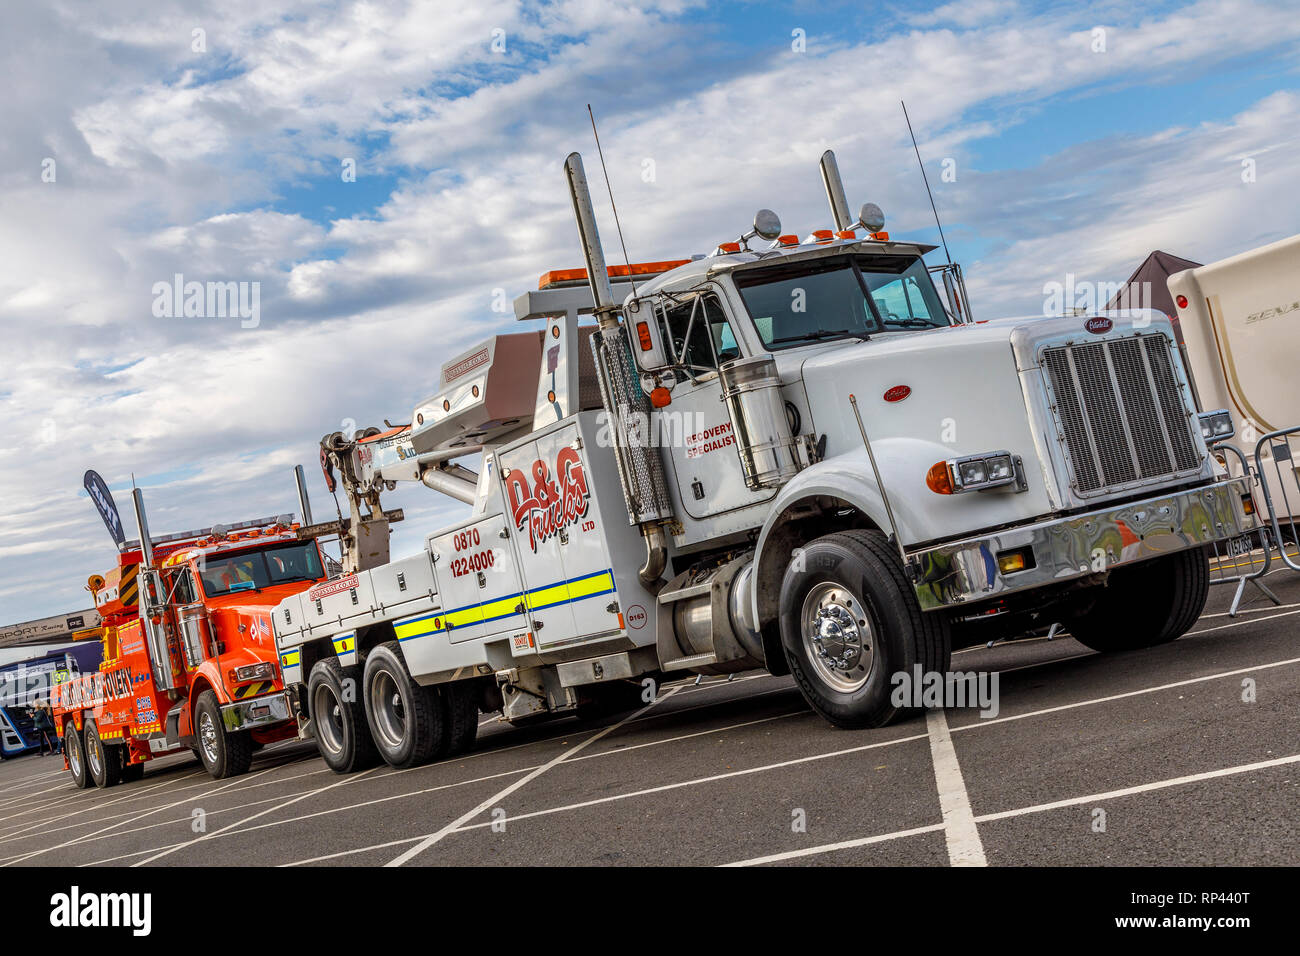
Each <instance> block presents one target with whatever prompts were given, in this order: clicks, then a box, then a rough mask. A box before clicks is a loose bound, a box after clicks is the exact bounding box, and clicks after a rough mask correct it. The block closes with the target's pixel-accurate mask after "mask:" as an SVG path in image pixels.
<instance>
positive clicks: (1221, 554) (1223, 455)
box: [1210, 442, 1300, 617]
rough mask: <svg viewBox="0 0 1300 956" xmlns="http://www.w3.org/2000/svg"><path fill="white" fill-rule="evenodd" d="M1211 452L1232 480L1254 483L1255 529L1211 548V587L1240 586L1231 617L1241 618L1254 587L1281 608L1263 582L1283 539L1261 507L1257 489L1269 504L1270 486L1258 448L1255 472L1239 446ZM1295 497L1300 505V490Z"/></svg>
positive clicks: (1299, 567)
mask: <svg viewBox="0 0 1300 956" xmlns="http://www.w3.org/2000/svg"><path fill="white" fill-rule="evenodd" d="M1210 451H1211V452H1212V453H1214V454H1215V456H1216V457H1217V458H1218V459H1219V461H1220V462H1222V463H1223V466H1224V467H1225V468H1226V469H1227V470H1228V473H1229V474H1230V475H1231V476H1232V477H1234V478H1240V477H1243V476H1244V477H1248V478H1249V479H1250V488H1251V506H1250V508H1249V509H1248V510H1249V511H1250V513H1251V514H1250V517H1251V520H1252V527H1251V528H1250V530H1248V531H1247V532H1246V533H1245V534H1242V535H1239V536H1238V537H1235V538H1229V539H1228V540H1226V541H1216V542H1215V543H1214V544H1212V545H1211V546H1210V551H1211V556H1210V584H1212V585H1214V584H1235V585H1236V586H1237V592H1236V594H1234V595H1233V597H1232V604H1231V605H1230V606H1229V608H1228V616H1229V617H1236V616H1237V609H1238V608H1239V607H1240V605H1241V598H1242V596H1243V595H1244V594H1245V591H1246V585H1247V584H1251V585H1254V587H1256V588H1257V589H1258V590H1259V591H1260V592H1261V593H1263V595H1264V596H1265V597H1267V598H1268V599H1269V600H1270V601H1272V602H1273V603H1274V604H1281V603H1282V601H1281V599H1279V598H1278V596H1277V595H1276V594H1274V593H1273V592H1272V591H1271V590H1269V588H1268V587H1267V585H1265V584H1264V582H1263V581H1261V580H1260V579H1261V578H1262V577H1263V576H1264V575H1265V574H1267V573H1268V571H1269V568H1270V567H1271V565H1272V562H1273V548H1274V546H1275V543H1276V542H1277V541H1278V540H1280V538H1278V537H1275V536H1274V532H1273V530H1272V524H1273V523H1275V522H1272V523H1268V522H1265V521H1264V520H1263V516H1262V514H1261V511H1260V508H1259V507H1258V499H1257V497H1256V489H1262V490H1263V491H1264V497H1265V502H1267V501H1268V500H1269V498H1268V487H1267V484H1266V482H1264V481H1263V480H1261V478H1260V476H1261V475H1262V474H1263V473H1264V472H1263V470H1262V469H1261V468H1260V467H1258V451H1259V448H1258V446H1256V462H1257V465H1256V467H1255V468H1253V469H1252V468H1251V466H1250V460H1249V459H1248V458H1247V457H1246V453H1245V452H1243V451H1242V450H1241V449H1240V448H1238V447H1237V446H1235V445H1230V444H1228V443H1227V442H1221V443H1219V444H1217V445H1215V446H1213V447H1212V448H1211V449H1210ZM1295 497H1296V500H1297V501H1300V487H1297V488H1296V495H1295ZM1279 551H1280V553H1282V554H1283V557H1284V560H1285V552H1284V550H1282V549H1279ZM1292 567H1295V568H1296V569H1297V570H1300V565H1292Z"/></svg>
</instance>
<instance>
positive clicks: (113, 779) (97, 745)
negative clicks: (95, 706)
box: [84, 720, 122, 789]
mask: <svg viewBox="0 0 1300 956" xmlns="http://www.w3.org/2000/svg"><path fill="white" fill-rule="evenodd" d="M84 740H85V743H86V769H87V771H88V772H89V774H90V779H91V780H93V781H94V783H95V786H97V787H99V788H100V789H103V788H105V787H112V786H116V785H117V783H118V781H120V780H121V779H122V760H121V758H120V757H119V756H118V755H117V754H116V753H112V752H110V751H109V748H108V745H107V744H105V743H104V741H103V740H101V739H100V736H99V727H98V726H97V725H96V724H95V722H94V721H93V720H87V721H86V731H85V735H84Z"/></svg>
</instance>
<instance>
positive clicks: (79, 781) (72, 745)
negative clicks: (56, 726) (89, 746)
mask: <svg viewBox="0 0 1300 956" xmlns="http://www.w3.org/2000/svg"><path fill="white" fill-rule="evenodd" d="M63 748H64V750H65V751H67V754H68V772H69V773H71V774H72V785H73V786H74V787H76V788H77V789H78V790H85V789H86V788H87V787H89V786H90V782H91V781H90V773H89V772H88V771H87V770H86V745H85V743H83V742H82V739H81V731H79V730H78V729H77V727H76V725H75V724H74V723H73V722H72V721H71V720H69V721H68V722H67V723H65V724H64V725H63Z"/></svg>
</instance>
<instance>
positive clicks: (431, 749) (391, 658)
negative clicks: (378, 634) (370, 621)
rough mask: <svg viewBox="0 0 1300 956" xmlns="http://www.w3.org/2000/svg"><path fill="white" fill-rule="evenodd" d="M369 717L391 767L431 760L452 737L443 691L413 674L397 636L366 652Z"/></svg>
mask: <svg viewBox="0 0 1300 956" xmlns="http://www.w3.org/2000/svg"><path fill="white" fill-rule="evenodd" d="M365 688H366V721H367V722H368V723H369V725H370V733H371V736H373V737H374V740H375V747H376V749H378V751H379V755H380V756H381V757H383V758H384V761H385V762H386V763H387V764H388V765H389V766H391V767H396V768H398V769H405V768H407V767H416V766H419V765H420V764H425V763H428V762H429V761H430V760H432V759H433V758H434V757H439V756H442V755H443V754H445V753H446V752H447V749H448V747H449V745H450V743H451V741H450V739H449V737H448V734H447V731H448V721H447V712H446V710H445V705H444V703H443V701H442V700H441V699H440V697H441V695H440V694H439V693H438V692H437V690H435V689H434V688H432V687H421V686H420V685H419V684H417V683H416V682H415V681H414V680H412V678H411V673H410V671H408V670H407V669H406V662H405V661H404V660H403V659H402V649H401V647H399V646H398V643H397V642H396V641H388V642H386V643H384V644H380V645H379V646H378V647H375V648H374V649H372V650H371V651H370V653H369V654H368V655H367V656H366V679H365Z"/></svg>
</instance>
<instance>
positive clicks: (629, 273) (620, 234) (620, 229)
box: [587, 103, 636, 296]
mask: <svg viewBox="0 0 1300 956" xmlns="http://www.w3.org/2000/svg"><path fill="white" fill-rule="evenodd" d="M587 115H588V116H590V117H591V135H593V136H595V137H596V155H598V156H599V157H600V171H601V173H602V174H603V175H604V177H605V191H606V192H608V193H609V205H610V206H611V208H613V210H614V228H615V229H617V230H618V244H619V245H620V246H622V247H623V263H624V265H626V266H627V278H628V281H629V282H631V283H632V295H634V296H635V295H636V279H635V278H634V277H633V275H632V260H631V259H630V258H629V257H628V254H627V243H626V242H624V241H623V224H622V223H620V222H619V221H618V205H617V203H615V202H614V188H613V187H612V186H611V185H610V184H609V170H608V169H607V168H606V167H605V151H604V150H603V149H601V148H600V134H599V133H598V132H596V114H595V113H593V112H592V111H591V104H590V103H588V104H587Z"/></svg>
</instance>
